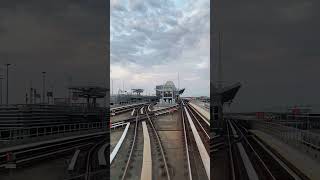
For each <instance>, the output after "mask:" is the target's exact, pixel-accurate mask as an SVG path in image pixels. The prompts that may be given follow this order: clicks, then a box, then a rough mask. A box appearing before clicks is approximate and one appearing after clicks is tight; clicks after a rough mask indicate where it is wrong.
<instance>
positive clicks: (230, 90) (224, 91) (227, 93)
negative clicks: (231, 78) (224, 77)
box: [213, 83, 241, 103]
mask: <svg viewBox="0 0 320 180" xmlns="http://www.w3.org/2000/svg"><path fill="white" fill-rule="evenodd" d="M240 87H241V84H240V83H236V84H233V85H231V86H225V87H223V88H221V89H218V88H216V87H213V92H214V93H213V99H217V97H218V96H219V97H220V98H221V99H222V103H227V102H231V101H232V100H233V99H234V97H235V96H236V94H237V92H238V91H239V89H240Z"/></svg>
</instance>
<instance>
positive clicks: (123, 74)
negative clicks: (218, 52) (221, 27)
mask: <svg viewBox="0 0 320 180" xmlns="http://www.w3.org/2000/svg"><path fill="white" fill-rule="evenodd" d="M209 3H210V2H209V1H208V0H197V1H188V0H184V1H183V0H180V1H171V0H131V1H126V0H113V1H111V26H110V30H111V37H110V39H111V42H110V43H111V44H110V45H111V53H110V58H111V79H113V86H114V88H113V89H114V92H116V91H117V90H118V89H119V88H120V89H122V87H123V84H124V86H125V89H127V90H129V89H131V88H144V89H145V90H146V92H147V93H155V90H154V88H155V86H156V85H158V84H162V83H164V82H165V81H167V80H172V81H174V82H175V84H176V86H178V82H177V81H178V72H179V74H180V87H185V88H186V93H185V95H194V96H199V95H209V92H210V89H209V79H210V78H209V72H210V68H209V65H210V60H209V56H210V52H209V48H210V34H209V31H210V17H209V16H210V8H209Z"/></svg>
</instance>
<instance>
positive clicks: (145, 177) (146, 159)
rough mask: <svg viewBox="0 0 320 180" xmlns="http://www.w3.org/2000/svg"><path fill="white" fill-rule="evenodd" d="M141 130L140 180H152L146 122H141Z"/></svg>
mask: <svg viewBox="0 0 320 180" xmlns="http://www.w3.org/2000/svg"><path fill="white" fill-rule="evenodd" d="M142 128H143V162H142V170H141V180H150V179H152V158H151V147H150V136H149V132H148V128H147V125H146V122H145V121H143V122H142Z"/></svg>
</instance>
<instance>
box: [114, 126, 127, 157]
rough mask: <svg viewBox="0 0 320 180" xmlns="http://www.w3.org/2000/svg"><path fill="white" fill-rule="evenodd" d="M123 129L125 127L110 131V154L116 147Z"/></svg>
mask: <svg viewBox="0 0 320 180" xmlns="http://www.w3.org/2000/svg"><path fill="white" fill-rule="evenodd" d="M125 127H126V126H123V128H117V129H115V130H111V133H110V152H112V151H113V149H114V147H115V146H116V145H117V143H118V141H119V139H120V138H121V135H122V133H123V131H124V128H125Z"/></svg>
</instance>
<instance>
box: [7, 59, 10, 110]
mask: <svg viewBox="0 0 320 180" xmlns="http://www.w3.org/2000/svg"><path fill="white" fill-rule="evenodd" d="M10 65H11V64H6V66H7V100H6V104H7V105H8V104H9V66H10Z"/></svg>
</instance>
